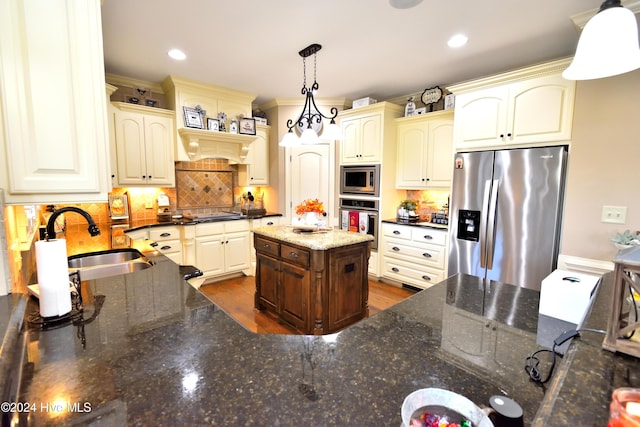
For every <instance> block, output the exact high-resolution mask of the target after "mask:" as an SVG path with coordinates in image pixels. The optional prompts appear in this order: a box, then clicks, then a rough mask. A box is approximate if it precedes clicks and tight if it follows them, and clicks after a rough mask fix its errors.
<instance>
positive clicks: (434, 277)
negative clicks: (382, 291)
mask: <svg viewBox="0 0 640 427" xmlns="http://www.w3.org/2000/svg"><path fill="white" fill-rule="evenodd" d="M382 275H383V276H385V277H388V278H390V279H393V280H397V281H399V282H402V283H407V284H410V285H415V286H419V287H421V288H428V287H429V286H432V285H435V284H436V283H439V282H441V281H442V280H443V279H444V271H443V270H439V269H437V268H429V267H423V266H417V265H415V264H412V263H410V262H404V261H401V260H395V259H393V258H388V257H385V258H384V261H383V271H382Z"/></svg>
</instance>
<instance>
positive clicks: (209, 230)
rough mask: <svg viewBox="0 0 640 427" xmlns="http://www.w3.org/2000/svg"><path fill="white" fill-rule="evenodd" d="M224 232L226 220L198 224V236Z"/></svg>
mask: <svg viewBox="0 0 640 427" xmlns="http://www.w3.org/2000/svg"><path fill="white" fill-rule="evenodd" d="M212 234H224V222H222V221H219V222H204V223H201V224H196V237H201V236H211V235H212Z"/></svg>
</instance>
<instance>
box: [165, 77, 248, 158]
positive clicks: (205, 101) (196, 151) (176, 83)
mask: <svg viewBox="0 0 640 427" xmlns="http://www.w3.org/2000/svg"><path fill="white" fill-rule="evenodd" d="M162 89H163V91H164V93H165V96H166V99H167V103H168V105H169V106H170V108H172V109H174V110H175V120H176V129H177V136H176V145H175V160H176V161H190V160H199V159H202V158H214V157H215V158H226V159H229V160H231V161H232V162H235V163H243V162H244V161H245V158H246V156H247V153H248V151H249V146H250V144H251V143H252V142H253V140H254V139H255V136H253V135H241V134H232V133H229V132H216V131H209V130H206V127H207V120H206V118H214V119H215V118H216V117H217V116H218V113H224V114H225V115H226V116H227V121H226V123H225V127H226V128H227V129H229V124H230V122H231V120H233V119H237V117H240V116H242V117H251V103H252V102H253V100H254V99H255V95H251V94H248V93H244V92H239V91H236V90H232V89H226V88H223V87H218V86H214V85H210V84H205V83H200V82H195V81H192V80H188V79H183V78H178V77H175V76H169V77H167V78H166V79H165V80H164V81H163V82H162ZM196 106H200V108H202V109H203V110H204V111H206V117H205V119H204V123H203V126H204V128H205V129H203V130H200V129H193V128H187V127H186V126H185V122H184V110H183V107H189V108H195V107H196Z"/></svg>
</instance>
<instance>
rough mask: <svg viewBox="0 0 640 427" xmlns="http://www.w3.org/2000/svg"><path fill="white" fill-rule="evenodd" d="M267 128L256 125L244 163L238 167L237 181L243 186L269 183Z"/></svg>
mask: <svg viewBox="0 0 640 427" xmlns="http://www.w3.org/2000/svg"><path fill="white" fill-rule="evenodd" d="M269 129H270V126H264V125H257V126H256V139H255V140H254V141H253V142H252V143H251V145H250V146H249V151H248V152H247V156H246V158H245V164H243V165H239V167H238V181H239V184H240V185H241V186H243V187H251V186H255V185H269Z"/></svg>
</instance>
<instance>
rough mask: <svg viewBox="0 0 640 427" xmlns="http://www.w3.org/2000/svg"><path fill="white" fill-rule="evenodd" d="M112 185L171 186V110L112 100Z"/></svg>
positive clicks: (172, 129) (172, 173) (173, 175)
mask: <svg viewBox="0 0 640 427" xmlns="http://www.w3.org/2000/svg"><path fill="white" fill-rule="evenodd" d="M113 105H114V106H115V107H116V108H115V113H114V122H115V125H114V127H115V151H116V159H117V162H116V165H117V173H116V180H117V182H116V184H114V185H116V186H118V187H124V186H130V185H147V184H148V185H154V186H163V187H174V186H175V169H174V162H173V150H174V137H175V130H174V126H173V117H174V112H173V111H170V110H162V109H160V108H151V107H144V106H139V105H134V104H128V103H124V102H114V103H113Z"/></svg>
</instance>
